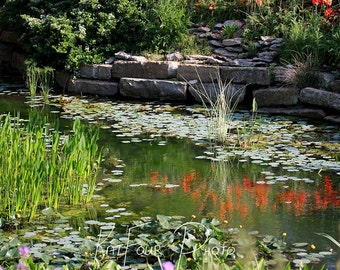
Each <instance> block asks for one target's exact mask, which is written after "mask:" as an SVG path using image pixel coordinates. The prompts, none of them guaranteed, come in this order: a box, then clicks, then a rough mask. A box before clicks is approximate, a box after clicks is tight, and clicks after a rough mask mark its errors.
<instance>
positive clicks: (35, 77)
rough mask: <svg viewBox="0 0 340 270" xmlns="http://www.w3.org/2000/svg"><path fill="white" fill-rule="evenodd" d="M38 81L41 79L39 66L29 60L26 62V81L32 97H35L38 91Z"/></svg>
mask: <svg viewBox="0 0 340 270" xmlns="http://www.w3.org/2000/svg"><path fill="white" fill-rule="evenodd" d="M38 81H39V73H38V68H37V66H36V65H35V63H33V62H29V61H27V62H26V82H27V87H28V89H29V91H30V94H31V96H32V97H34V96H35V95H36V93H37V87H38Z"/></svg>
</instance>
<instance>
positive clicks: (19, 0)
mask: <svg viewBox="0 0 340 270" xmlns="http://www.w3.org/2000/svg"><path fill="white" fill-rule="evenodd" d="M187 27H188V20H187V19H186V12H185V6H184V5H183V4H182V1H179V0H175V1H170V0H160V1H151V0H132V1H131V0H118V1H111V0H81V1H73V0H63V1H46V0H36V1H24V0H7V1H6V3H5V4H4V5H3V7H2V8H1V13H0V29H6V30H11V31H15V32H17V33H18V34H19V36H21V39H20V41H21V42H22V44H25V47H26V50H27V52H28V54H29V55H30V56H31V57H32V58H33V60H35V61H37V62H38V63H40V64H41V65H52V66H54V67H56V68H66V69H68V70H75V69H77V68H78V67H79V66H80V65H81V64H84V63H91V62H92V63H98V62H102V61H103V60H104V59H105V58H106V57H109V56H111V55H112V54H113V53H114V52H116V51H118V50H124V51H129V52H134V53H138V52H141V51H143V50H152V51H157V52H162V51H165V50H167V49H169V47H170V46H171V45H172V43H173V42H176V41H178V40H179V39H180V38H181V37H182V36H183V34H184V33H185V32H186V31H187Z"/></svg>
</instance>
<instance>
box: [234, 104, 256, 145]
mask: <svg viewBox="0 0 340 270" xmlns="http://www.w3.org/2000/svg"><path fill="white" fill-rule="evenodd" d="M257 109H258V106H257V102H256V99H255V98H253V102H252V109H251V115H250V118H249V120H248V121H246V122H245V124H244V125H243V126H242V127H240V128H237V134H238V136H237V138H238V145H239V146H241V147H242V148H248V147H251V146H253V145H254V144H256V143H257V142H258V141H259V139H260V135H261V133H260V132H259V130H260V129H261V121H260V120H259V119H257Z"/></svg>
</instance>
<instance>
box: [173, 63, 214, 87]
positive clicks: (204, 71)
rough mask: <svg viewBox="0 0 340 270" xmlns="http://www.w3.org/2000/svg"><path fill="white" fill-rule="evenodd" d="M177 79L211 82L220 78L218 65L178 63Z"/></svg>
mask: <svg viewBox="0 0 340 270" xmlns="http://www.w3.org/2000/svg"><path fill="white" fill-rule="evenodd" d="M177 79H178V80H180V81H183V80H184V81H187V82H189V81H192V80H196V81H199V82H202V83H211V82H213V81H217V80H219V79H220V71H219V67H218V66H208V65H191V64H180V65H179V66H178V69H177Z"/></svg>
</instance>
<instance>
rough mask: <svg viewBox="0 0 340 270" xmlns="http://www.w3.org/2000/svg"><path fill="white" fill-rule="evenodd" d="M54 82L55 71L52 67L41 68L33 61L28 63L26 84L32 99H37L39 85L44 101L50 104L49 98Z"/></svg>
mask: <svg viewBox="0 0 340 270" xmlns="http://www.w3.org/2000/svg"><path fill="white" fill-rule="evenodd" d="M53 82H54V69H53V68H51V67H43V68H39V67H37V66H36V64H35V63H34V62H32V61H26V83H27V86H28V89H29V91H30V94H31V97H35V95H36V92H37V87H38V84H39V83H40V89H41V93H42V95H43V97H44V101H45V102H46V103H48V97H49V93H50V90H51V89H52V85H53Z"/></svg>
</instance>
